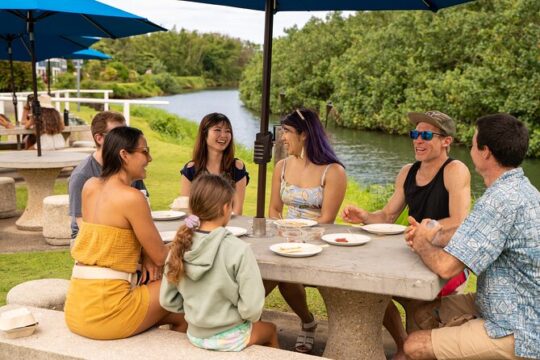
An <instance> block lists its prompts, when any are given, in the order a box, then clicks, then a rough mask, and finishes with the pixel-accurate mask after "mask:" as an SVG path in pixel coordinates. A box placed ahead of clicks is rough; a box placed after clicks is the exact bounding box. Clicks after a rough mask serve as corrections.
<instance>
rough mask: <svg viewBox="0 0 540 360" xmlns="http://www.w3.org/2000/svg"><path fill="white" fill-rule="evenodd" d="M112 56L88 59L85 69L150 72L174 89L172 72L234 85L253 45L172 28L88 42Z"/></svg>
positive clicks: (112, 77)
mask: <svg viewBox="0 0 540 360" xmlns="http://www.w3.org/2000/svg"><path fill="white" fill-rule="evenodd" d="M94 47H95V48H96V49H99V50H100V51H103V52H105V53H107V54H110V55H112V56H113V60H110V61H104V62H99V61H91V62H89V63H88V65H87V66H86V71H87V72H88V74H89V75H90V77H91V78H93V79H98V78H99V79H100V80H103V81H120V82H133V81H136V80H138V79H139V77H140V76H141V75H144V74H152V75H154V76H155V78H154V81H155V83H156V84H157V85H158V86H159V87H160V88H161V89H162V90H163V91H164V92H169V93H173V92H177V90H178V89H177V86H181V85H183V84H182V83H178V82H177V80H176V79H177V78H178V77H199V78H203V79H205V80H207V81H208V82H209V83H210V85H214V86H221V85H236V84H237V83H238V81H239V79H240V76H241V73H242V70H243V69H244V66H245V65H246V63H247V62H248V60H249V59H250V58H251V56H252V54H253V52H254V45H253V44H250V43H247V42H244V41H241V40H239V39H234V38H231V37H228V36H225V35H220V34H199V33H197V32H191V31H186V30H181V31H177V30H176V29H173V30H171V31H168V32H159V33H152V34H149V35H143V36H135V37H131V38H126V39H118V40H110V39H103V40H101V41H100V42H99V43H97V44H96V45H95V46H94Z"/></svg>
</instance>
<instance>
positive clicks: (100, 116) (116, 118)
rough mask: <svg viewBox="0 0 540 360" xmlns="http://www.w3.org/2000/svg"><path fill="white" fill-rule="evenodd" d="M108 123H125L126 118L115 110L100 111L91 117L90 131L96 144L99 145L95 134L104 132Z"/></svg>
mask: <svg viewBox="0 0 540 360" xmlns="http://www.w3.org/2000/svg"><path fill="white" fill-rule="evenodd" d="M108 123H119V124H125V123H126V119H125V118H124V115H122V114H120V113H119V112H116V111H101V112H98V113H97V114H96V116H94V118H93V119H92V125H90V131H91V132H92V138H93V139H94V142H95V143H96V146H99V145H98V143H97V142H96V138H95V136H96V135H97V134H104V133H105V132H106V131H107V124H108Z"/></svg>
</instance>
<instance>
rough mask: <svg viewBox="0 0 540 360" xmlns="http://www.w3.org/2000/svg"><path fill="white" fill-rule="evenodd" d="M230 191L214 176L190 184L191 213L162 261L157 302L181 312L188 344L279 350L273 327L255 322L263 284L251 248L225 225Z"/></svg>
mask: <svg viewBox="0 0 540 360" xmlns="http://www.w3.org/2000/svg"><path fill="white" fill-rule="evenodd" d="M233 197H234V189H233V187H232V186H231V184H230V183H229V182H228V181H227V180H226V179H224V178H223V177H222V176H219V175H212V174H203V175H200V176H199V177H197V179H195V180H194V181H193V184H192V186H191V193H190V197H189V207H190V209H191V211H192V213H193V215H190V216H188V217H187V218H186V220H185V225H182V227H180V229H179V230H178V232H177V233H176V238H175V240H174V241H173V243H172V246H171V251H170V252H169V255H168V257H167V261H166V265H165V274H166V276H167V279H166V280H164V281H163V282H162V284H161V291H160V297H159V302H160V304H161V306H162V307H163V308H164V309H167V310H169V311H171V312H176V313H184V314H185V319H186V321H187V323H188V330H187V335H188V339H189V341H190V342H191V343H192V344H193V345H195V346H197V347H201V348H204V349H209V350H217V351H241V350H243V349H244V348H246V347H247V346H250V345H253V344H258V345H265V346H272V347H276V348H278V347H279V344H278V339H277V332H276V326H275V325H274V324H272V323H269V322H263V321H260V320H259V319H260V317H261V314H262V310H263V306H264V286H263V283H262V278H261V274H260V272H259V266H258V265H257V261H256V260H255V256H254V255H253V253H252V251H251V248H250V247H249V245H248V244H247V243H245V242H243V241H242V240H240V239H238V238H237V237H235V236H234V235H232V234H231V233H230V232H229V231H228V230H227V229H225V227H224V226H225V225H227V223H228V222H229V219H230V217H231V213H232V210H233Z"/></svg>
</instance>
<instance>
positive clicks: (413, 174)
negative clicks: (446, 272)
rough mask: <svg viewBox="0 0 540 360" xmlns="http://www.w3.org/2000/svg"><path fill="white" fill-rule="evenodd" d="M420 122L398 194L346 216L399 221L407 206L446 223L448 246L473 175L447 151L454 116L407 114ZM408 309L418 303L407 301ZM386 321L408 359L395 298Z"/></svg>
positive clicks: (442, 240)
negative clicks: (380, 204)
mask: <svg viewBox="0 0 540 360" xmlns="http://www.w3.org/2000/svg"><path fill="white" fill-rule="evenodd" d="M408 117H409V121H410V122H411V123H412V124H413V125H415V129H414V130H411V131H410V133H409V136H410V137H411V139H412V142H413V149H414V155H415V159H416V162H415V163H413V164H407V165H405V166H403V168H402V169H401V170H400V172H399V174H398V175H397V178H396V181H395V189H394V193H393V194H392V196H391V197H390V200H389V201H388V203H387V204H386V205H385V206H384V208H383V209H382V210H378V211H375V212H368V211H366V210H364V209H362V208H359V207H356V206H352V205H351V206H347V207H345V209H344V210H343V212H342V217H343V219H344V220H345V221H347V222H350V223H356V224H358V223H364V224H373V223H394V222H395V221H396V219H397V218H398V217H399V215H400V214H401V213H402V212H403V210H404V209H405V207H408V210H409V215H410V216H412V217H413V218H414V219H416V221H419V222H420V221H422V220H423V219H427V218H429V219H434V220H438V222H439V224H440V225H441V227H442V230H441V231H440V232H439V236H438V237H437V239H436V241H437V245H438V246H445V245H446V243H447V242H448V240H449V239H450V238H451V236H452V235H453V234H454V232H455V230H456V229H457V227H458V226H459V225H460V224H461V223H462V222H463V220H464V219H465V217H466V216H467V214H468V212H469V206H470V202H471V194H470V179H471V174H470V172H469V170H468V168H467V166H466V165H465V164H463V163H462V162H461V161H459V160H454V159H452V158H450V157H449V156H448V153H449V151H450V145H451V144H452V141H453V138H454V136H455V134H456V125H455V123H454V120H453V119H452V118H451V117H449V116H448V115H446V114H444V113H442V112H440V111H428V112H425V113H417V112H412V113H409V114H408ZM465 281H466V276H465V274H464V273H460V274H459V275H457V276H456V277H454V278H452V279H451V280H450V281H449V282H448V283H447V285H446V286H445V287H444V288H443V290H442V291H441V293H440V294H439V295H441V296H444V295H448V294H450V293H452V292H454V291H455V290H456V288H457V287H458V286H460V285H461V284H463V283H464V282H465ZM401 300H403V301H401ZM400 302H402V303H404V305H405V309H406V311H407V312H409V310H410V308H411V307H414V306H416V305H418V302H416V301H414V302H413V301H406V300H405V299H400ZM413 320H414V319H411V318H410V317H409V316H408V317H407V330H409V331H410V330H413V329H418V328H419V327H418V325H417V324H415V323H414V321H413ZM384 325H385V326H386V328H387V329H388V331H389V332H390V334H391V335H392V337H393V338H394V340H395V341H396V344H397V347H398V353H397V354H396V356H395V358H404V353H403V343H404V341H405V338H406V337H407V333H406V332H405V329H403V326H402V324H401V317H400V315H399V312H398V310H397V308H396V306H395V305H394V304H393V303H392V302H390V304H389V306H388V308H387V310H386V314H385V317H384Z"/></svg>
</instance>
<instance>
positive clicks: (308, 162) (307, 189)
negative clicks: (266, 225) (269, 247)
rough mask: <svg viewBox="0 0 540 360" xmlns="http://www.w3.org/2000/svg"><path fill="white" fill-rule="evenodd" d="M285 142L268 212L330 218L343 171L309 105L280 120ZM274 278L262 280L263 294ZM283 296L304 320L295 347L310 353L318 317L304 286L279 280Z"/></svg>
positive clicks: (272, 215) (343, 182)
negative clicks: (309, 305) (312, 308)
mask: <svg viewBox="0 0 540 360" xmlns="http://www.w3.org/2000/svg"><path fill="white" fill-rule="evenodd" d="M281 126H282V129H283V134H282V138H283V142H284V144H285V146H286V147H287V153H288V155H289V156H288V157H287V158H285V159H283V160H281V161H279V162H278V163H277V164H276V167H275V169H274V175H273V176H272V192H271V195H270V209H269V217H270V218H275V219H280V218H282V217H283V214H282V213H283V206H284V205H287V215H286V216H284V217H285V218H288V219H312V220H315V221H317V222H318V223H322V224H324V223H328V224H331V223H333V222H334V220H335V218H336V215H337V213H338V211H339V207H340V206H341V202H342V201H343V198H344V197H345V190H346V188H347V176H346V174H345V168H344V166H343V164H342V163H341V162H340V161H339V160H338V158H337V156H336V154H335V153H334V150H333V149H332V146H331V145H330V143H329V141H328V138H327V136H326V133H325V130H324V128H323V126H322V124H321V121H320V120H319V116H318V115H317V113H315V112H314V111H312V110H308V109H297V110H295V111H293V112H292V113H290V114H289V115H287V116H286V117H285V118H284V119H283V120H282V121H281ZM276 285H278V284H277V283H276V282H270V281H266V282H265V287H266V292H267V294H268V293H270V291H272V290H273V289H274V288H275V287H276ZM279 290H280V292H281V294H282V295H283V298H284V299H285V301H286V302H287V304H289V306H290V307H291V308H292V309H293V311H294V312H295V313H296V314H297V315H298V316H299V317H300V319H301V320H302V332H301V334H300V335H299V336H298V338H297V340H296V346H295V349H296V351H298V352H303V353H308V352H310V351H311V350H312V348H313V341H314V333H315V328H316V327H317V322H316V320H315V318H314V317H313V314H311V312H310V311H309V309H308V306H307V303H306V291H305V289H304V287H303V286H302V285H300V284H287V283H279Z"/></svg>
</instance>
